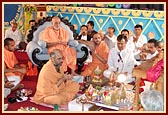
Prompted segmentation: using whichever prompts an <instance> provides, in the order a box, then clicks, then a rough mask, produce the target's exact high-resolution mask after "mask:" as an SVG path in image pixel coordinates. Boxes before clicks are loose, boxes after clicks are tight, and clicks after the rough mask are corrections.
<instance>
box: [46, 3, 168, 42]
mask: <svg viewBox="0 0 168 115" xmlns="http://www.w3.org/2000/svg"><path fill="white" fill-rule="evenodd" d="M47 15H48V16H55V15H57V16H61V17H64V18H66V19H68V20H69V21H70V22H71V23H72V24H73V25H74V26H75V28H76V29H77V33H79V32H80V26H81V25H83V24H84V25H85V24H86V23H87V22H88V21H89V20H92V21H94V23H95V27H94V29H95V30H96V31H98V30H104V31H106V30H107V28H108V27H109V26H111V27H114V28H115V30H116V31H115V34H116V35H118V34H119V33H120V32H121V30H122V29H128V30H129V31H130V32H131V34H133V32H134V26H135V25H136V24H141V25H142V26H143V34H145V35H146V36H147V37H148V39H150V38H153V37H154V38H155V39H157V40H162V41H164V38H165V37H164V28H165V16H164V11H146V10H131V9H109V8H91V7H67V6H50V5H48V6H47Z"/></svg>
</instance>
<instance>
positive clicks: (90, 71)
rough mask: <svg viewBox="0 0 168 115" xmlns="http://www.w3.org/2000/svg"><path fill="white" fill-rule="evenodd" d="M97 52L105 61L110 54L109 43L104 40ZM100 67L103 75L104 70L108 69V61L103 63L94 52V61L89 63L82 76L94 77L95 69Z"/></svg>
mask: <svg viewBox="0 0 168 115" xmlns="http://www.w3.org/2000/svg"><path fill="white" fill-rule="evenodd" d="M95 50H96V52H97V54H98V55H99V56H100V57H101V58H103V59H104V60H105V61H107V60H108V54H109V48H108V46H107V44H106V43H105V42H104V41H102V42H101V43H100V44H99V46H98V47H96V49H95ZM97 67H99V69H100V70H101V75H103V71H104V70H105V69H107V67H108V65H107V63H106V64H104V63H102V62H101V61H100V60H99V59H98V58H97V57H96V55H95V54H94V53H92V62H91V63H89V64H88V66H87V67H86V69H85V70H84V71H83V72H82V73H81V75H82V76H91V77H94V70H95V69H96V68H97Z"/></svg>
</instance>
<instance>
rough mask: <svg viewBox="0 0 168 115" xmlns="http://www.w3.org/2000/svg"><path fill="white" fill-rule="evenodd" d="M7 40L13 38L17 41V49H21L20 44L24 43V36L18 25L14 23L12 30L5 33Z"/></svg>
mask: <svg viewBox="0 0 168 115" xmlns="http://www.w3.org/2000/svg"><path fill="white" fill-rule="evenodd" d="M5 38H12V39H13V40H14V41H15V46H16V48H19V44H20V43H21V42H22V34H21V31H20V30H19V28H18V24H17V23H15V22H13V23H12V24H11V28H9V29H8V30H6V31H5Z"/></svg>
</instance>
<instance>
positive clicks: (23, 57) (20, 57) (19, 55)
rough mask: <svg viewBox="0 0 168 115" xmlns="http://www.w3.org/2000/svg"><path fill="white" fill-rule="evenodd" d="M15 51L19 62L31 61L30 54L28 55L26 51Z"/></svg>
mask: <svg viewBox="0 0 168 115" xmlns="http://www.w3.org/2000/svg"><path fill="white" fill-rule="evenodd" d="M14 53H15V56H16V58H17V60H18V62H19V64H27V62H28V61H29V56H28V55H27V53H26V52H23V51H21V50H16V51H15V52H14Z"/></svg>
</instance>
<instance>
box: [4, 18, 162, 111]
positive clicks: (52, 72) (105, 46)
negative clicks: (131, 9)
mask: <svg viewBox="0 0 168 115" xmlns="http://www.w3.org/2000/svg"><path fill="white" fill-rule="evenodd" d="M60 22H61V20H60V18H59V17H57V16H55V17H53V18H52V21H51V23H52V26H50V27H47V28H46V29H45V30H44V31H43V37H42V40H44V41H45V42H46V46H47V48H48V53H49V55H50V59H49V61H48V62H47V63H46V64H45V65H44V66H43V67H42V69H41V71H40V73H39V76H38V82H37V87H36V92H35V95H34V97H33V100H34V101H35V102H36V103H46V104H52V105H54V104H57V105H59V106H61V105H67V104H68V102H69V101H71V100H72V99H73V98H74V97H75V96H76V94H77V92H78V91H79V84H78V83H77V82H75V81H72V79H73V76H75V75H78V74H77V73H76V72H75V69H76V51H75V49H73V48H71V47H69V46H68V45H67V43H68V38H69V37H68V33H67V31H66V30H65V29H64V28H62V27H61V26H60ZM134 30H135V35H134V36H131V37H129V31H128V30H127V29H124V30H122V31H121V34H119V35H118V36H115V34H114V32H115V29H114V28H113V27H109V28H108V30H107V33H108V34H107V35H105V32H104V31H102V30H100V31H98V32H96V31H95V30H94V22H93V21H89V22H88V23H87V25H82V26H81V28H80V33H81V34H80V35H79V37H78V39H77V41H78V42H79V43H83V44H85V45H87V46H88V47H89V49H90V52H91V56H92V62H90V63H88V65H87V67H86V69H85V70H84V71H83V72H82V73H81V75H82V76H83V77H85V76H91V77H94V70H95V69H96V68H97V67H99V69H100V70H101V73H100V76H104V77H107V78H109V77H110V75H111V74H116V75H119V74H125V76H126V77H127V81H130V80H134V78H133V77H146V73H145V72H146V70H148V69H149V68H152V67H153V65H156V64H157V63H158V62H159V61H160V60H163V50H164V47H163V42H158V41H156V40H155V39H150V40H148V42H147V38H146V37H145V36H144V35H143V34H142V26H141V25H136V26H135V27H134ZM4 41H5V42H7V43H6V44H4V47H5V51H6V49H7V52H8V53H9V52H10V51H11V49H10V47H14V46H15V42H14V40H12V39H11V38H6V39H5V40H4ZM8 42H10V45H9V43H8ZM12 43H13V44H12ZM11 44H12V45H13V46H11ZM144 44H147V51H145V52H142V51H143V50H142V49H143V45H144ZM160 45H161V46H160ZM13 58H14V56H13ZM146 62H151V63H152V65H151V66H150V67H148V68H145V69H144V68H143V70H141V69H142V68H141V66H142V65H144V63H146ZM16 64H17V63H13V65H12V67H13V68H14V67H15V65H16ZM148 65H149V64H148ZM5 66H7V63H6V62H5ZM8 68H9V67H8ZM68 68H70V69H71V72H70V73H68V72H67V70H68ZM138 68H140V69H138ZM19 69H20V68H19ZM134 69H135V71H134ZM160 69H162V70H163V67H162V68H160ZM5 70H6V69H5ZM12 70H13V69H12ZM140 70H141V71H144V70H145V71H144V74H143V76H140V75H139V73H138V72H139V71H140ZM162 70H161V71H162ZM17 71H20V72H21V73H22V72H23V69H21V70H17ZM23 73H24V72H23ZM21 79H22V78H21V77H20V80H21ZM144 103H145V102H144ZM161 106H162V105H161ZM162 110H163V109H162Z"/></svg>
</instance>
